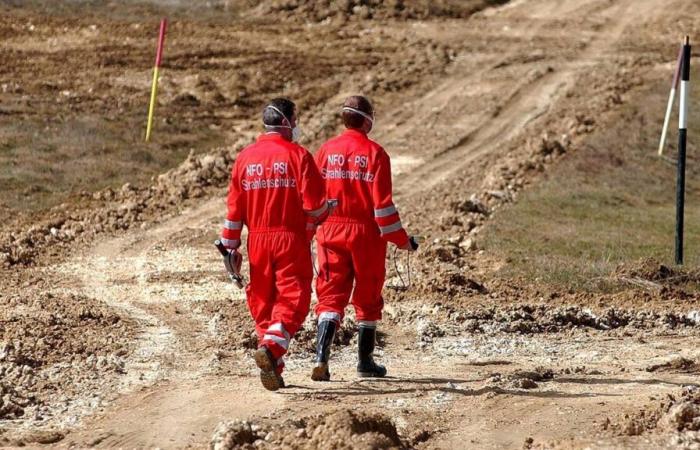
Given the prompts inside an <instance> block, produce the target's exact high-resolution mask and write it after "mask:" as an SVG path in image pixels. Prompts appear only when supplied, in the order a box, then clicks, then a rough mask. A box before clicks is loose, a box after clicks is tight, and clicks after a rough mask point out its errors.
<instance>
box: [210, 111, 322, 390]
mask: <svg viewBox="0 0 700 450" xmlns="http://www.w3.org/2000/svg"><path fill="white" fill-rule="evenodd" d="M263 124H264V126H265V130H266V132H265V133H264V134H262V135H260V136H259V137H258V139H257V141H256V142H255V143H254V144H251V145H249V146H248V147H246V148H245V149H244V150H243V151H242V152H241V153H240V154H239V155H238V157H237V158H236V162H235V164H234V166H233V170H232V171H231V183H230V185H229V193H228V214H227V215H226V220H225V221H224V229H223V232H222V243H223V244H224V245H225V246H226V247H227V248H228V249H231V250H234V251H232V252H231V253H230V255H231V256H229V257H230V258H235V259H237V260H238V261H229V264H230V265H231V266H235V265H236V264H239V265H240V262H239V261H240V256H238V254H237V252H236V251H235V250H236V249H237V248H238V247H239V246H240V244H241V229H242V228H243V225H244V224H245V225H246V226H247V227H248V257H249V259H250V283H249V284H248V286H247V287H246V296H247V298H248V308H249V309H250V313H251V315H252V316H253V319H254V320H255V328H256V331H257V334H258V344H259V348H258V350H257V351H256V353H255V362H256V364H257V366H258V367H259V368H260V380H261V382H262V384H263V386H264V387H265V388H266V389H268V390H271V391H275V390H277V389H279V388H281V387H284V380H283V379H282V369H283V368H284V361H283V359H282V357H283V355H284V354H285V353H286V352H287V348H288V347H289V342H290V340H291V338H292V336H294V334H295V333H296V332H297V330H298V329H299V327H300V326H301V324H302V323H303V321H304V319H305V318H306V315H307V314H308V312H309V303H310V300H311V280H312V265H311V253H310V249H309V237H308V230H311V229H313V228H314V227H315V226H316V225H318V224H319V223H320V222H322V221H323V220H324V219H325V218H326V217H327V215H328V204H327V202H326V198H325V189H324V182H323V179H322V178H321V176H320V174H319V171H318V168H317V167H316V164H315V163H314V160H313V157H312V156H311V154H310V153H309V152H308V151H307V150H306V149H305V148H304V147H302V146H300V145H298V144H296V143H294V141H295V140H296V139H297V138H298V131H299V129H298V128H297V126H296V111H295V105H294V103H293V102H292V101H290V100H288V99H284V98H276V99H274V100H272V101H271V102H270V103H269V104H268V105H267V106H266V107H265V109H264V110H263Z"/></svg>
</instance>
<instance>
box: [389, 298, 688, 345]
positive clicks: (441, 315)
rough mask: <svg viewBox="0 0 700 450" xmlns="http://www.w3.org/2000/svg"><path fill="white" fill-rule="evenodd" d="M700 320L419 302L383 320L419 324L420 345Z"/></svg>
mask: <svg viewBox="0 0 700 450" xmlns="http://www.w3.org/2000/svg"><path fill="white" fill-rule="evenodd" d="M698 318H699V317H698V314H697V313H695V312H690V313H688V312H683V311H678V312H674V311H651V310H648V311H644V310H639V309H638V308H629V309H623V308H614V307H610V308H603V309H600V310H593V309H591V308H589V307H584V306H579V305H570V304H569V305H556V306H555V305H551V304H546V303H540V304H536V303H535V304H533V303H522V304H511V303H508V304H496V305H494V304H491V305H469V304H468V305H459V304H454V303H449V304H446V303H442V302H437V303H436V304H435V305H434V306H432V307H429V308H427V307H424V306H423V305H422V304H415V303H413V304H409V303H404V304H396V305H392V307H391V310H390V312H388V313H387V314H386V317H385V319H384V320H385V321H386V322H389V323H391V324H394V325H397V326H404V327H405V326H409V325H412V326H415V327H416V329H417V333H418V339H419V341H420V342H422V343H430V342H432V340H433V337H435V336H440V337H441V336H461V335H464V333H483V334H495V333H515V334H537V333H559V332H563V331H568V330H574V329H592V330H599V331H611V330H618V329H631V330H651V329H665V330H673V329H679V328H685V327H687V328H695V327H697V326H698Z"/></svg>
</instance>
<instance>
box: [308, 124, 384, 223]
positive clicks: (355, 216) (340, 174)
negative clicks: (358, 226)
mask: <svg viewBox="0 0 700 450" xmlns="http://www.w3.org/2000/svg"><path fill="white" fill-rule="evenodd" d="M315 160H316V164H317V165H318V167H319V169H320V171H321V176H322V177H323V178H324V179H325V180H326V195H327V197H328V198H337V199H338V207H337V209H336V210H335V212H334V216H335V217H342V218H347V219H352V220H355V221H358V222H363V223H372V222H374V203H375V200H374V197H373V194H374V191H375V188H374V185H375V183H378V182H382V181H378V180H377V173H378V171H379V169H380V168H381V167H380V166H381V165H383V164H387V163H388V157H387V155H386V153H385V152H384V150H383V149H382V148H381V146H380V145H379V144H377V143H376V142H374V141H372V140H370V139H369V138H368V137H367V136H366V135H365V134H363V133H361V132H359V131H356V130H346V131H345V132H344V133H342V134H341V135H340V136H337V137H335V138H333V139H331V140H329V141H328V142H326V143H325V144H323V146H321V148H320V149H319V151H318V153H316V156H315ZM388 181H389V182H391V179H389V180H388ZM384 182H386V181H384Z"/></svg>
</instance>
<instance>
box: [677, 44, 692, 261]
mask: <svg viewBox="0 0 700 450" xmlns="http://www.w3.org/2000/svg"><path fill="white" fill-rule="evenodd" d="M681 67H682V68H681V107H680V113H679V115H678V176H677V184H676V264H678V265H681V264H683V215H684V209H685V148H686V141H687V139H688V95H689V94H690V37H688V36H686V37H685V42H684V43H683V63H682V65H681Z"/></svg>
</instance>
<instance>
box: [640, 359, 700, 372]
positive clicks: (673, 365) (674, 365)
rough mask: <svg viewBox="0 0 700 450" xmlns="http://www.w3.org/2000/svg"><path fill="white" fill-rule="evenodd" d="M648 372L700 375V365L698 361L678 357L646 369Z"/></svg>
mask: <svg viewBox="0 0 700 450" xmlns="http://www.w3.org/2000/svg"><path fill="white" fill-rule="evenodd" d="M646 371H647V372H662V373H663V372H667V373H698V372H700V364H698V363H697V362H696V361H693V360H690V359H687V358H683V357H678V358H674V359H672V360H670V361H668V362H665V363H661V364H653V365H651V366H649V367H647V368H646Z"/></svg>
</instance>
